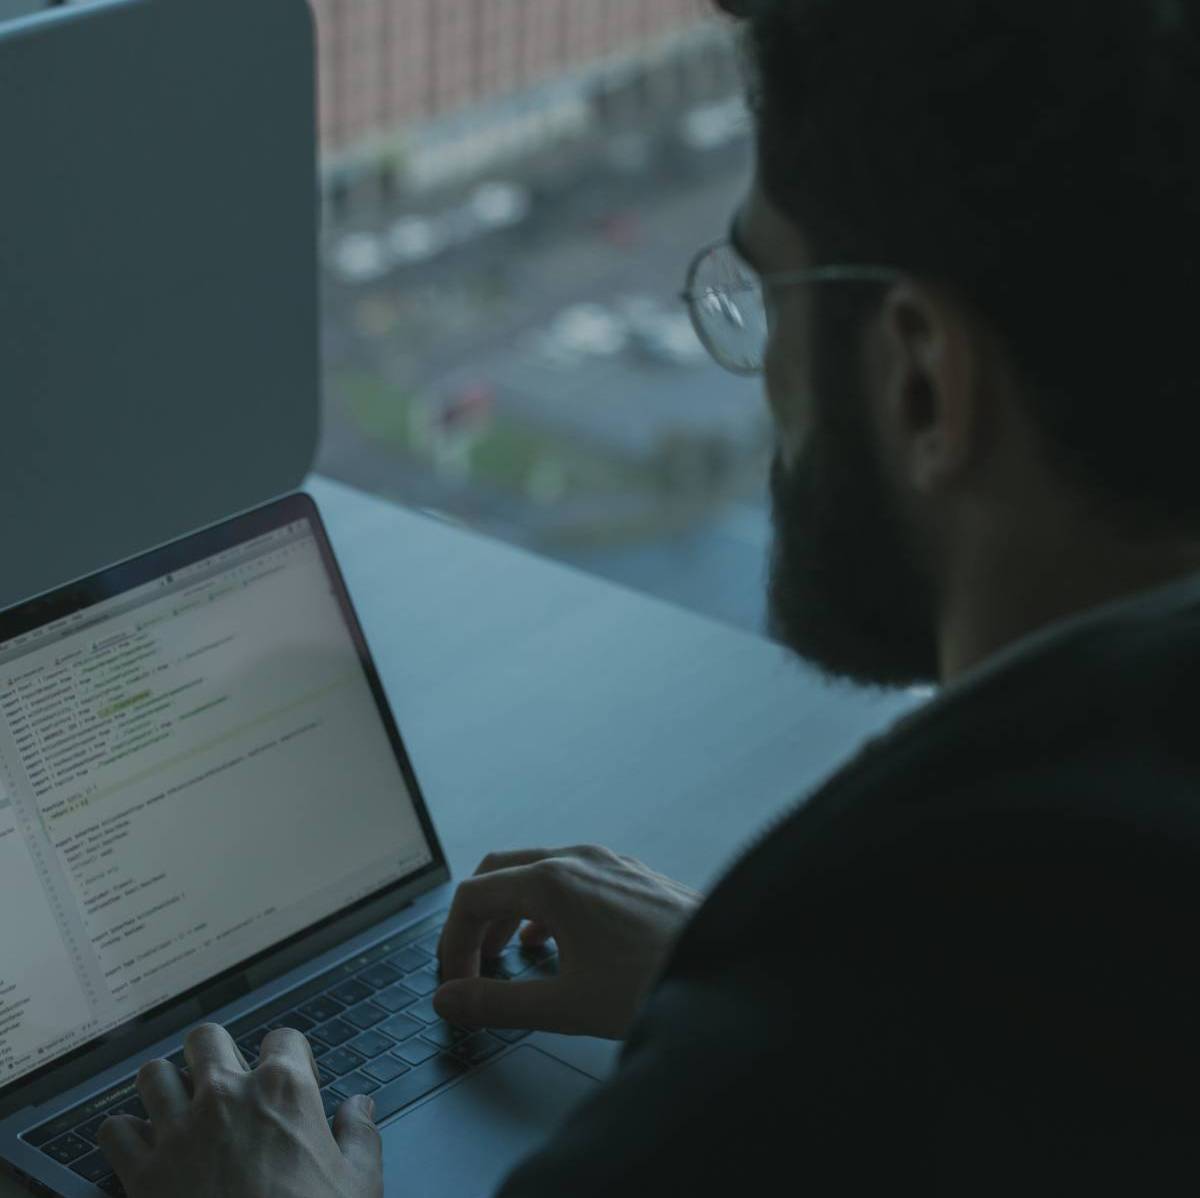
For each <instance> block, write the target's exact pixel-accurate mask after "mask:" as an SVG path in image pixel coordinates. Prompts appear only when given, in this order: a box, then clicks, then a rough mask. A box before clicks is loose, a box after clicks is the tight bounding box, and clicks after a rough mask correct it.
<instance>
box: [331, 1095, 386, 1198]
mask: <svg viewBox="0 0 1200 1198" xmlns="http://www.w3.org/2000/svg"><path fill="white" fill-rule="evenodd" d="M374 1111H375V1103H374V1101H373V1100H372V1099H371V1097H370V1095H368V1094H359V1095H356V1096H355V1097H354V1098H348V1099H347V1100H346V1101H345V1102H343V1103H342V1105H341V1106H340V1107H338V1109H337V1114H335V1115H334V1117H333V1138H334V1139H335V1140H337V1142H338V1147H339V1148H340V1149H341V1150H342V1154H343V1155H344V1156H345V1158H346V1159H347V1160H348V1161H349V1162H350V1163H351V1164H352V1165H354V1166H355V1168H356V1169H357V1170H359V1171H360V1172H361V1173H362V1174H363V1175H364V1176H368V1177H370V1176H372V1175H373V1176H374V1177H375V1178H377V1179H381V1178H382V1175H383V1144H382V1142H381V1140H380V1137H379V1131H378V1129H377V1128H376V1126H375V1121H374ZM382 1189H383V1187H382V1185H379V1186H377V1187H374V1188H372V1189H371V1190H368V1191H366V1192H370V1193H380V1192H382Z"/></svg>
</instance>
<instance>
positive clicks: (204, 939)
mask: <svg viewBox="0 0 1200 1198" xmlns="http://www.w3.org/2000/svg"><path fill="white" fill-rule="evenodd" d="M447 878H448V871H447V868H446V864H445V859H444V856H443V853H442V850H441V847H440V845H439V844H438V841H437V837H436V834H435V832H434V829H433V826H432V823H431V821H430V818H429V814H428V811H427V810H426V807H425V803H424V801H423V799H422V796H421V793H420V790H419V788H418V785H417V781H416V777H415V775H414V773H413V770H412V767H411V764H410V762H409V760H408V757H407V754H406V752H405V749H404V746H403V743H402V742H401V739H400V735H399V732H398V730H397V728H396V725H395V721H394V719H393V717H392V715H391V712H390V709H389V707H388V704H387V700H386V697H385V695H384V692H383V689H382V686H381V684H380V681H379V677H378V674H377V672H376V670H375V667H374V665H373V663H372V661H371V658H370V654H369V652H368V650H367V647H366V643H365V641H364V639H363V635H362V631H361V629H360V627H359V624H358V621H357V619H356V617H355V615H354V611H353V609H352V607H351V604H350V600H349V597H348V595H347V593H346V590H345V585H344V583H343V581H342V578H341V575H340V572H339V571H338V569H337V566H336V563H335V561H334V558H333V554H332V551H331V549H330V547H329V543H328V540H327V538H326V535H325V532H324V528H323V526H322V523H321V520H320V517H319V515H318V513H317V510H316V507H315V505H314V504H313V503H312V501H311V500H310V499H309V498H308V497H307V496H305V495H293V496H288V497H285V498H283V499H280V500H278V501H276V502H274V503H271V504H269V505H267V506H265V507H263V508H259V509H257V510H255V511H251V512H248V513H245V514H243V515H241V516H238V517H235V518H234V519H232V520H229V521H226V522H223V523H222V524H220V525H217V526H214V527H211V528H208V529H205V530H203V531H201V532H198V533H195V534H193V535H191V536H189V537H186V538H184V539H183V540H180V541H177V542H175V543H173V544H170V545H167V546H164V547H161V548H159V549H156V550H153V551H151V552H149V553H146V554H143V555H141V556H139V557H136V558H133V559H131V560H129V561H126V562H123V563H121V564H119V565H116V566H113V567H111V568H109V569H107V570H103V571H101V572H100V573H98V574H94V575H92V576H90V577H88V578H84V579H81V580H79V581H77V582H74V583H71V584H68V585H67V586H64V587H60V588H58V589H57V590H54V591H52V592H50V593H48V594H46V595H43V596H40V597H38V598H35V599H30V600H27V601H26V602H23V603H21V604H19V605H18V606H16V607H14V608H11V609H9V610H8V611H5V612H2V613H0V1110H2V1109H3V1107H4V1106H5V1105H7V1104H5V1102H4V1100H5V1099H6V1098H8V1097H10V1096H13V1097H15V1096H16V1094H15V1093H14V1092H15V1091H20V1092H21V1093H22V1094H23V1093H24V1091H25V1089H26V1086H27V1084H28V1083H36V1082H39V1081H46V1082H50V1083H54V1082H57V1081H60V1080H61V1075H62V1074H65V1073H66V1072H67V1071H68V1070H67V1067H68V1066H69V1065H70V1064H71V1063H72V1062H75V1061H77V1060H78V1059H79V1058H80V1057H81V1056H83V1055H87V1056H88V1058H89V1060H88V1062H87V1063H88V1064H92V1063H93V1062H92V1060H91V1057H92V1056H93V1055H96V1054H97V1052H98V1050H101V1051H100V1052H99V1055H100V1056H102V1057H103V1058H105V1059H106V1060H116V1059H120V1058H121V1057H122V1056H124V1055H127V1054H128V1053H130V1052H133V1051H136V1049H137V1048H138V1047H139V1046H141V1045H142V1044H146V1043H150V1042H152V1041H153V1040H154V1039H157V1038H159V1037H161V1036H162V1035H164V1034H166V1033H167V1032H168V1031H169V1030H170V1025H171V1024H172V1023H174V1024H175V1025H176V1026H183V1025H184V1024H186V1023H188V1022H191V1021H194V1020H195V1019H197V1018H199V1017H201V1016H202V1015H203V1014H204V1013H205V1012H207V1011H209V1010H214V1009H216V1008H217V1007H219V1006H221V1005H223V1004H225V1003H227V1002H229V1001H231V1000H232V999H233V998H235V997H237V996H238V995H239V994H241V993H248V992H249V990H251V989H253V988H254V987H255V986H257V985H259V984H261V983H262V982H264V981H266V980H269V978H270V977H273V976H277V975H278V974H280V973H282V972H284V971H285V970H287V969H290V968H293V967H295V966H296V965H297V964H298V963H300V962H302V961H303V960H304V959H306V956H315V955H316V954H317V953H319V952H321V951H325V950H327V949H328V948H329V947H330V946H331V943H336V942H337V941H336V939H331V937H336V936H337V935H339V934H346V933H347V932H349V931H352V930H355V929H357V928H359V927H361V926H364V925H363V924H362V920H363V918H367V917H369V918H371V919H379V918H383V917H385V916H386V915H387V914H391V913H393V912H394V911H396V910H399V909H400V907H401V906H403V905H405V904H406V903H407V902H409V901H411V900H412V899H413V898H414V897H416V896H417V895H419V894H423V893H425V892H426V891H428V890H430V889H432V888H434V887H435V886H437V885H438V884H439V883H441V882H444V881H445V880H446V879H447ZM40 1088H41V1087H39V1089H40Z"/></svg>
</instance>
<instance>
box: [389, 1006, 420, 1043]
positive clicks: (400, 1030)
mask: <svg viewBox="0 0 1200 1198" xmlns="http://www.w3.org/2000/svg"><path fill="white" fill-rule="evenodd" d="M424 1026H425V1025H424V1024H423V1023H421V1022H420V1021H419V1020H416V1019H410V1018H409V1017H408V1015H407V1013H406V1014H403V1015H393V1016H392V1017H391V1018H390V1019H385V1020H384V1021H383V1022H382V1023H381V1024H380V1025H379V1030H380V1031H381V1032H386V1033H387V1034H388V1035H389V1036H391V1038H392V1039H393V1040H407V1039H408V1038H409V1036H415V1035H416V1034H417V1032H419V1031H420V1030H421V1029H422V1028H423V1027H424Z"/></svg>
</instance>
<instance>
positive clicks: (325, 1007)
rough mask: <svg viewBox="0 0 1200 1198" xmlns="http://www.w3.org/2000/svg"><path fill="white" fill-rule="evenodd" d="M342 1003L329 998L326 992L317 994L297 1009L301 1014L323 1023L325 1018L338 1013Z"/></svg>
mask: <svg viewBox="0 0 1200 1198" xmlns="http://www.w3.org/2000/svg"><path fill="white" fill-rule="evenodd" d="M344 1005H345V1004H343V1003H340V1002H338V1001H337V1000H336V999H333V998H330V997H329V995H328V994H318V995H317V997H316V998H314V999H313V1000H312V1001H311V1002H306V1003H302V1004H301V1006H300V1008H299V1009H300V1012H301V1014H303V1015H307V1016H308V1017H309V1019H315V1020H316V1021H317V1022H318V1023H324V1022H325V1020H327V1019H332V1018H333V1017H334V1016H335V1015H340V1014H341V1013H342V1010H343V1007H344Z"/></svg>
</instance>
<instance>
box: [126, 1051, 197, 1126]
mask: <svg viewBox="0 0 1200 1198" xmlns="http://www.w3.org/2000/svg"><path fill="white" fill-rule="evenodd" d="M137 1088H138V1093H139V1094H140V1095H141V1098H142V1103H143V1105H144V1106H145V1108H146V1113H147V1114H148V1115H149V1116H150V1119H151V1121H152V1122H154V1123H165V1122H170V1121H171V1120H173V1119H176V1118H180V1117H182V1116H183V1114H184V1113H185V1112H186V1111H187V1109H188V1104H189V1100H188V1093H187V1088H186V1087H185V1086H184V1084H183V1078H182V1077H181V1076H180V1074H179V1070H178V1069H176V1068H175V1066H174V1065H172V1064H171V1062H170V1061H164V1060H161V1059H160V1060H154V1061H147V1062H146V1063H145V1064H144V1065H143V1066H142V1067H141V1068H140V1069H139V1070H138V1075H137Z"/></svg>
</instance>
